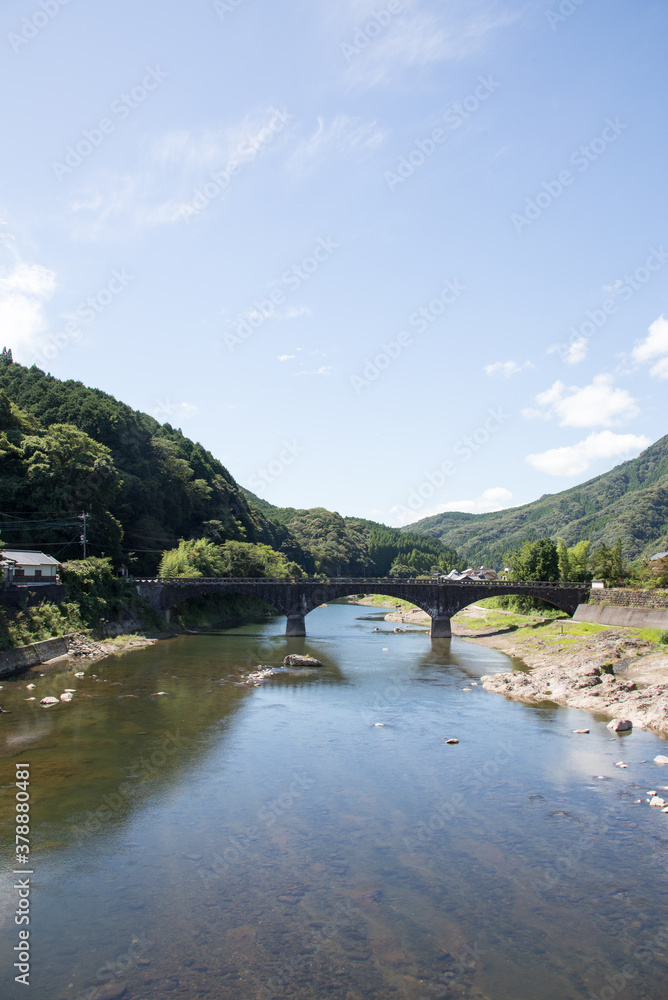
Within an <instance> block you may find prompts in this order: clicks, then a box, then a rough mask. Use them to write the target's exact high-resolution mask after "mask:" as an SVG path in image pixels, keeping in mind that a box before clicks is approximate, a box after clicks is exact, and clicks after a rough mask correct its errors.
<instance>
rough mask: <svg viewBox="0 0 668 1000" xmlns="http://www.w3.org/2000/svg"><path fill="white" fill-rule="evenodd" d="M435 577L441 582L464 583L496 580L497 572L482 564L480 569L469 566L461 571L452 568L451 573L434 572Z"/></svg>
mask: <svg viewBox="0 0 668 1000" xmlns="http://www.w3.org/2000/svg"><path fill="white" fill-rule="evenodd" d="M433 578H434V579H435V580H436V581H438V582H439V583H445V582H446V581H449V582H450V583H463V582H465V581H471V582H472V583H479V582H480V581H483V580H495V579H496V572H495V570H493V569H485V567H484V566H481V567H480V569H479V570H475V569H473V568H472V567H470V566H469V568H468V569H465V570H463V571H462V572H461V573H460V572H459V571H458V570H456V569H453V570H450V572H449V573H434V577H433Z"/></svg>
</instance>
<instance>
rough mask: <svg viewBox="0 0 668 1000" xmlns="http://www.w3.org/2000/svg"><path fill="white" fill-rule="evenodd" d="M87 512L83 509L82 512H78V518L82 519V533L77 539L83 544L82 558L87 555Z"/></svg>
mask: <svg viewBox="0 0 668 1000" xmlns="http://www.w3.org/2000/svg"><path fill="white" fill-rule="evenodd" d="M88 516H89V515H88V514H86V512H85V511H84V512H83V514H79V520H80V521H83V534H82V535H80V536H79V541H80V542H81V544H82V545H83V557H84V559H86V558H87V556H88V536H87V535H86V522H87V518H88Z"/></svg>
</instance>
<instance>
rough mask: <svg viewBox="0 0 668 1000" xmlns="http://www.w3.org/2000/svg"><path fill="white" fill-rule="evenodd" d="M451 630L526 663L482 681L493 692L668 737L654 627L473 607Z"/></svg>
mask: <svg viewBox="0 0 668 1000" xmlns="http://www.w3.org/2000/svg"><path fill="white" fill-rule="evenodd" d="M385 620H386V621H389V622H399V623H402V624H413V625H425V626H426V625H428V624H429V617H428V615H426V614H425V613H424V612H423V611H421V610H420V609H419V608H414V609H411V610H401V611H394V612H391V613H390V614H388V615H386V616H385ZM452 633H453V635H456V636H458V637H460V638H463V639H467V640H469V641H470V642H475V643H479V644H480V645H484V646H490V647H492V648H493V649H498V650H500V651H501V652H503V653H506V654H507V655H508V656H512V657H514V658H516V659H519V660H522V662H523V663H524V664H526V666H527V667H528V668H529V669H528V670H527V671H523V670H515V671H511V672H508V673H500V674H492V675H488V676H485V677H483V678H482V684H483V687H484V688H485V689H486V690H487V691H491V692H493V693H494V694H501V695H503V696H504V697H505V698H510V699H512V700H514V701H521V702H524V703H525V704H531V705H538V704H544V703H546V702H551V703H554V704H557V705H566V706H569V707H571V708H581V709H585V710H586V711H589V712H595V713H597V714H599V715H603V716H607V717H609V718H624V719H629V720H630V721H631V722H632V723H633V725H634V726H637V727H638V728H640V729H651V730H653V731H654V732H657V733H659V734H661V735H662V736H668V649H667V648H666V647H665V646H662V645H659V643H658V638H659V633H658V632H656V630H652V629H636V628H623V627H620V626H603V625H595V624H590V623H583V622H573V621H572V620H570V619H566V618H559V619H556V620H553V619H545V618H542V617H540V616H538V615H534V616H525V615H516V614H512V613H504V612H501V611H497V610H494V611H492V610H489V609H487V608H483V607H481V606H480V605H473V606H471V607H469V608H466V609H465V610H464V611H461V612H460V613H459V614H458V615H456V616H455V617H454V618H453V619H452Z"/></svg>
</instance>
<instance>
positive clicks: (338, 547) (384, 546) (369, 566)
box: [245, 490, 460, 576]
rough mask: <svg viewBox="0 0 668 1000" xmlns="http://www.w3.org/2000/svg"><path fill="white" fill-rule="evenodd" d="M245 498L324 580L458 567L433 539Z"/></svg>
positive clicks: (330, 513)
mask: <svg viewBox="0 0 668 1000" xmlns="http://www.w3.org/2000/svg"><path fill="white" fill-rule="evenodd" d="M245 493H246V496H247V497H248V499H249V500H250V502H251V503H252V504H253V505H254V506H256V507H258V508H259V509H260V510H261V511H262V513H263V514H264V515H265V516H266V517H267V518H268V519H269V520H272V521H274V523H276V524H277V525H282V526H284V527H286V528H287V529H288V530H289V531H290V534H291V535H292V536H293V537H294V538H295V539H296V540H297V541H298V542H299V544H300V545H301V546H302V547H303V548H304V549H306V551H307V552H310V553H311V555H312V557H313V559H314V561H315V566H316V570H317V572H319V573H324V574H326V575H327V576H338V575H341V576H388V575H390V572H391V570H392V568H393V566H394V567H401V568H402V570H401V571H402V574H404V575H406V576H414V575H419V574H423V573H430V572H431V569H432V567H434V566H441V567H442V568H444V569H447V570H450V569H452V568H453V567H454V566H458V565H459V564H460V559H459V556H458V554H457V553H456V552H455V551H454V550H453V549H451V548H449V547H448V546H447V545H443V543H442V542H440V541H439V540H438V539H435V538H428V537H425V536H424V535H418V534H415V535H414V534H411V533H404V532H402V531H400V530H399V529H398V528H388V527H386V526H385V525H382V524H378V523H376V522H375V521H367V520H365V519H363V518H358V517H342V516H341V515H340V514H337V513H335V512H333V511H330V510H325V508H324V507H314V508H311V509H310V510H295V508H293V507H274V506H273V505H272V504H270V503H267V501H266V500H261V499H260V498H259V497H256V496H255V495H254V494H253V493H250V492H249V491H248V490H246V491H245Z"/></svg>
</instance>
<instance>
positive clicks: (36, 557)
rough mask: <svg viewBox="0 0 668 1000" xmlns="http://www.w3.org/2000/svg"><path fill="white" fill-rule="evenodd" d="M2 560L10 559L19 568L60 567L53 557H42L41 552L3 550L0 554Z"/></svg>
mask: <svg viewBox="0 0 668 1000" xmlns="http://www.w3.org/2000/svg"><path fill="white" fill-rule="evenodd" d="M0 555H1V556H2V558H3V559H11V560H12V562H17V563H19V564H20V565H21V566H60V563H59V562H58V560H57V559H54V558H53V556H47V555H44V553H43V552H21V551H19V550H16V549H3V551H2V552H1V553H0Z"/></svg>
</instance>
